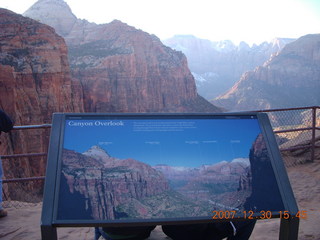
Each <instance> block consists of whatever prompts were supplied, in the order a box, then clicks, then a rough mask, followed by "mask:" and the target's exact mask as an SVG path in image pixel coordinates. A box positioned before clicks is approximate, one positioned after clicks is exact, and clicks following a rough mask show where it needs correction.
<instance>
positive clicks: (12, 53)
mask: <svg viewBox="0 0 320 240" xmlns="http://www.w3.org/2000/svg"><path fill="white" fill-rule="evenodd" d="M0 25H1V31H0V108H2V109H4V110H5V111H6V112H8V114H9V115H11V116H12V118H13V119H14V121H15V125H30V124H43V123H51V116H52V113H54V112H75V111H76V112H82V111H83V104H82V98H81V94H78V93H76V94H75V93H74V89H77V88H78V87H79V86H77V85H73V83H72V81H71V74H70V69H69V63H68V56H67V46H66V44H65V42H64V39H63V38H61V37H60V36H58V35H57V34H56V33H55V31H54V29H53V28H51V27H49V26H46V25H44V24H41V23H39V22H37V21H34V20H32V19H29V18H25V17H23V16H21V15H18V14H15V13H13V12H11V11H8V10H5V9H0ZM48 135H49V132H48V130H29V131H21V130H14V131H12V132H11V134H10V135H7V134H6V136H4V135H2V138H4V137H6V138H7V139H5V140H4V141H2V142H3V145H1V150H2V152H1V153H4V152H5V151H7V152H9V153H12V151H14V152H15V153H30V152H46V151H47V144H48ZM9 136H10V138H9ZM3 164H4V168H5V175H6V177H7V178H10V177H12V176H15V177H27V176H35V175H43V174H44V172H45V159H42V160H38V159H37V158H36V159H34V160H31V159H30V160H24V159H17V160H3Z"/></svg>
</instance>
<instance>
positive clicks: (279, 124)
mask: <svg viewBox="0 0 320 240" xmlns="http://www.w3.org/2000/svg"><path fill="white" fill-rule="evenodd" d="M258 112H266V113H267V114H268V115H269V119H270V122H271V125H272V127H273V130H274V133H275V135H276V136H277V141H278V145H279V148H280V151H281V152H282V153H283V152H286V151H308V152H310V157H309V159H308V160H307V161H306V162H308V161H310V162H314V161H315V160H316V154H315V150H316V148H320V145H319V142H320V141H319V140H320V127H319V125H320V107H319V106H315V107H305V108H287V109H270V110H261V111H258ZM48 128H51V124H41V125H27V126H15V127H14V131H26V130H31V129H48ZM318 141H319V142H318ZM46 156H47V152H35V153H22V154H10V155H3V156H1V159H3V160H5V161H10V160H13V159H19V158H36V157H46ZM318 160H319V159H318ZM44 179H45V173H42V175H41V176H29V177H25V176H21V177H13V178H10V179H3V184H4V185H5V184H6V185H7V186H6V187H4V188H3V196H4V198H3V199H4V200H5V201H6V200H7V201H10V200H11V197H10V196H8V195H10V194H9V193H8V192H7V191H8V189H9V186H8V185H12V184H16V185H17V187H14V188H19V187H18V184H28V183H32V182H38V181H41V182H42V183H41V184H42V187H43V182H44ZM36 186H39V184H38V185H36ZM40 192H41V191H40ZM28 194H30V195H31V197H29V198H32V192H30V193H29V192H28V191H26V193H25V194H20V195H19V196H28ZM27 198H28V197H27ZM37 199H39V197H37ZM19 200H20V199H19ZM25 201H27V202H28V201H30V200H25ZM40 201H41V200H40ZM31 202H35V200H34V199H32V200H31Z"/></svg>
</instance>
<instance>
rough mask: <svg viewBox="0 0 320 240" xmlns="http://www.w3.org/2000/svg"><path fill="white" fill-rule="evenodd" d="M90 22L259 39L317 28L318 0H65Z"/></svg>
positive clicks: (19, 7)
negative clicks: (115, 20)
mask: <svg viewBox="0 0 320 240" xmlns="http://www.w3.org/2000/svg"><path fill="white" fill-rule="evenodd" d="M65 1H66V2H67V3H68V5H69V6H70V8H71V9H72V11H73V13H74V14H75V15H76V16H77V17H78V18H80V19H86V20H88V21H89V22H95V23H99V24H100V23H109V22H111V21H112V20H114V19H117V20H120V21H122V22H125V23H127V24H128V25H131V26H134V27H136V28H137V29H141V30H143V31H145V32H148V33H150V34H155V35H156V36H158V37H159V38H160V39H161V40H164V39H167V38H170V37H173V36H174V35H194V36H196V37H198V38H202V39H209V40H211V41H219V40H231V41H233V42H234V43H235V44H238V43H239V42H240V41H245V42H247V43H248V44H253V43H256V44H260V43H261V42H263V41H271V40H272V39H274V38H276V37H284V38H299V37H301V36H303V35H306V34H310V33H320V1H319V0H161V1H160V0H157V1H156V0H90V1H87V0H65ZM35 2H36V0H0V7H3V8H7V9H10V10H12V11H14V12H16V13H23V12H24V11H26V10H27V9H28V8H29V7H30V6H31V5H32V4H34V3H35Z"/></svg>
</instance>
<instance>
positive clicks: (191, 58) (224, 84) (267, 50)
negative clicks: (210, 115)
mask: <svg viewBox="0 0 320 240" xmlns="http://www.w3.org/2000/svg"><path fill="white" fill-rule="evenodd" d="M292 41H294V39H288V38H277V39H274V40H273V41H272V42H263V43H261V44H259V45H256V44H254V45H252V46H249V45H248V44H247V43H245V42H240V43H239V45H235V44H234V43H232V42H231V41H230V40H224V41H216V42H214V41H210V40H206V39H199V38H196V37H194V36H191V35H186V36H185V35H177V36H175V37H173V38H170V39H166V40H164V41H163V42H164V44H166V45H168V46H170V47H172V48H173V49H176V50H179V51H182V52H183V53H184V54H185V55H186V56H187V59H188V65H189V68H190V70H191V72H192V73H193V75H194V77H195V79H196V84H197V89H198V92H199V94H200V95H202V96H203V97H205V98H206V99H209V100H212V99H213V98H214V97H217V96H218V95H221V94H222V93H224V92H225V91H227V90H228V89H229V88H231V87H232V86H233V85H234V84H235V83H236V82H237V81H238V80H239V79H240V77H241V75H242V74H243V73H245V72H247V71H249V70H254V69H255V68H256V67H257V66H260V65H262V64H264V63H265V62H266V61H267V60H269V59H270V57H271V56H272V55H273V54H276V53H277V52H279V51H280V50H281V49H282V48H283V47H284V46H285V45H286V44H287V43H290V42H292Z"/></svg>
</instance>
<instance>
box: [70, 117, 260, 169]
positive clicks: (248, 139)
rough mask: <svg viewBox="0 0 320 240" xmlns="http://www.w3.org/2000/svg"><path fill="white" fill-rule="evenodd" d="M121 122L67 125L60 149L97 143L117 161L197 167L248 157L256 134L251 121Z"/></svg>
mask: <svg viewBox="0 0 320 240" xmlns="http://www.w3.org/2000/svg"><path fill="white" fill-rule="evenodd" d="M117 121H118V122H119V120H116V121H115V122H117ZM99 122H100V121H99ZM102 122H109V120H104V121H102ZM122 122H123V124H122V125H120V126H103V125H100V126H97V125H96V120H72V121H68V122H67V125H66V128H65V129H66V130H65V134H64V136H65V137H64V147H65V148H67V149H69V150H74V151H76V152H80V153H83V152H85V151H87V150H88V149H89V148H91V147H92V146H94V145H98V146H100V147H101V148H103V149H105V150H106V151H107V152H108V154H109V155H111V156H112V157H115V158H118V159H127V158H133V159H136V160H138V161H142V162H145V163H148V164H150V165H157V164H167V165H171V166H188V167H191V166H193V167H199V166H201V165H206V164H209V165H211V164H214V163H217V162H220V161H232V160H233V159H235V158H249V152H250V148H251V147H252V144H253V142H254V141H255V139H256V138H257V136H258V134H259V133H260V132H261V130H260V128H259V125H258V121H257V119H223V120H221V119H212V120H206V119H201V120H200V119H198V120H192V119H191V120H183V119H182V120H181V119H180V120H179V119H173V120H164V119H160V120H153V122H152V121H151V120H139V121H138V120H123V121H122ZM181 122H182V123H183V124H184V125H181ZM137 123H138V124H140V125H139V126H138V127H137ZM141 123H143V125H142V127H141ZM149 123H151V125H148V124H149ZM79 124H83V126H80V125H79ZM85 125H86V126H85ZM146 126H147V130H148V131H146ZM141 129H142V130H141Z"/></svg>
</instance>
